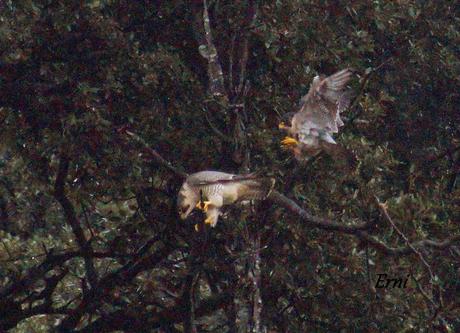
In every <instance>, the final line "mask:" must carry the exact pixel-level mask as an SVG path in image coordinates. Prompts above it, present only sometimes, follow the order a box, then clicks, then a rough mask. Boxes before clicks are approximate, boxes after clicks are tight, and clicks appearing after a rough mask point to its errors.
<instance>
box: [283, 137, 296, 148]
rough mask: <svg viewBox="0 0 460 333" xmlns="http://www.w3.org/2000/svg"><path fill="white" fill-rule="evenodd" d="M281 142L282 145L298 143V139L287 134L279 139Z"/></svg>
mask: <svg viewBox="0 0 460 333" xmlns="http://www.w3.org/2000/svg"><path fill="white" fill-rule="evenodd" d="M281 144H282V145H283V146H294V145H298V144H299V141H297V140H296V139H294V138H291V137H290V136H287V137H285V138H284V139H283V140H282V141H281Z"/></svg>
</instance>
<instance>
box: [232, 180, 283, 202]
mask: <svg viewBox="0 0 460 333" xmlns="http://www.w3.org/2000/svg"><path fill="white" fill-rule="evenodd" d="M274 186H275V179H274V178H270V177H259V178H254V179H245V180H242V190H241V193H240V195H239V196H238V199H239V200H240V201H242V200H254V199H258V200H263V199H266V198H267V197H268V196H269V195H270V193H271V192H272V191H273V188H274Z"/></svg>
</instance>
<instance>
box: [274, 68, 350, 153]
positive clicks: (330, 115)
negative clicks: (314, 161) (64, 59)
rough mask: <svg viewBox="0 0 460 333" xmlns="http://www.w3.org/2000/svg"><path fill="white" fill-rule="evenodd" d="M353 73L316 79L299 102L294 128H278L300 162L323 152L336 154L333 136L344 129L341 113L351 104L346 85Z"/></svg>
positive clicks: (316, 77) (285, 145)
mask: <svg viewBox="0 0 460 333" xmlns="http://www.w3.org/2000/svg"><path fill="white" fill-rule="evenodd" d="M351 75H352V71H351V70H350V69H343V70H341V71H339V72H337V73H335V74H333V75H331V76H328V77H326V76H324V75H320V76H315V78H314V79H313V82H312V83H311V86H310V90H309V91H308V93H307V94H306V95H305V96H303V97H302V99H301V100H300V110H299V111H298V112H297V113H296V114H294V116H293V117H292V119H291V126H290V127H288V126H286V125H285V124H284V123H281V124H280V125H279V128H280V129H284V130H286V131H287V132H288V133H289V136H287V137H285V138H284V140H282V141H281V143H282V144H283V146H284V147H286V148H290V149H292V150H293V152H294V156H295V157H296V159H297V160H308V159H309V158H310V157H312V156H315V155H316V154H318V153H319V152H320V151H321V150H325V151H326V152H328V153H337V152H339V151H341V150H343V149H342V148H340V147H337V145H336V142H335V140H334V138H333V136H332V135H333V134H334V133H337V132H338V131H339V127H341V126H343V121H342V119H341V118H340V113H341V112H342V111H344V110H345V109H346V108H347V107H348V105H349V104H350V96H351V92H350V90H349V89H347V87H346V85H347V83H348V81H350V78H351Z"/></svg>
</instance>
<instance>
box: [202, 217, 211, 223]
mask: <svg viewBox="0 0 460 333" xmlns="http://www.w3.org/2000/svg"><path fill="white" fill-rule="evenodd" d="M212 222H213V221H212V218H211V217H207V218H206V220H204V224H212Z"/></svg>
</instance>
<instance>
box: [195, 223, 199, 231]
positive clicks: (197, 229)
mask: <svg viewBox="0 0 460 333" xmlns="http://www.w3.org/2000/svg"><path fill="white" fill-rule="evenodd" d="M195 231H196V232H198V231H200V227H198V223H197V224H195Z"/></svg>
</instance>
